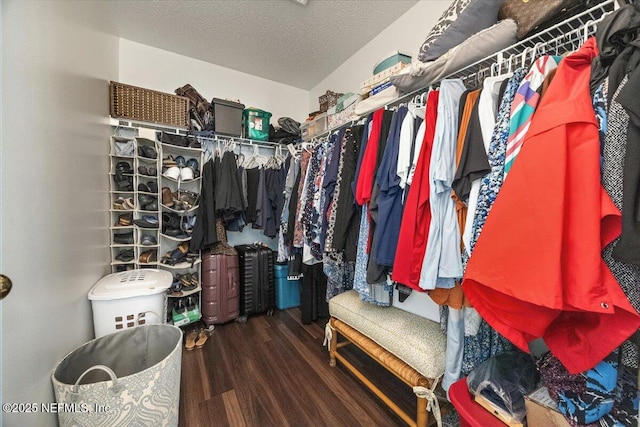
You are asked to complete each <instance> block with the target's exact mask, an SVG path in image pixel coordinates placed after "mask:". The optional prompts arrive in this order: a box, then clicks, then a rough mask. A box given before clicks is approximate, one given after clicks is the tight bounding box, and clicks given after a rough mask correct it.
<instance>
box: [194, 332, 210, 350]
mask: <svg viewBox="0 0 640 427" xmlns="http://www.w3.org/2000/svg"><path fill="white" fill-rule="evenodd" d="M208 339H209V335H207V333H206V332H205V330H204V329H202V330H201V331H200V333H199V334H198V339H197V340H196V347H198V348H202V347H204V345H205V343H206V342H207V340H208Z"/></svg>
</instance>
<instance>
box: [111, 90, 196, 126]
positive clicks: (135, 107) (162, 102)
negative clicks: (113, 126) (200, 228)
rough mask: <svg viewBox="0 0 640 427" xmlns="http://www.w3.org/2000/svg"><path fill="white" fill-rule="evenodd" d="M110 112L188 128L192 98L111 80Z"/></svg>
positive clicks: (118, 116) (126, 117)
mask: <svg viewBox="0 0 640 427" xmlns="http://www.w3.org/2000/svg"><path fill="white" fill-rule="evenodd" d="M109 114H111V117H117V118H125V119H132V120H139V121H142V122H149V123H161V124H165V125H171V126H177V127H182V128H186V127H188V125H189V99H188V98H186V97H184V96H177V95H171V94H168V93H163V92H157V91H155V90H150V89H143V88H141V87H137V86H130V85H125V84H122V83H118V82H111V84H110V85H109Z"/></svg>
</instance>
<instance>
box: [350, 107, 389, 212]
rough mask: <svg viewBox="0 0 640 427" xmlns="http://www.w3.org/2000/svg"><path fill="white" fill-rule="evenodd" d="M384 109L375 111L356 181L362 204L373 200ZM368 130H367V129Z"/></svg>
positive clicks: (357, 199) (359, 199) (357, 198)
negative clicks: (372, 193)
mask: <svg viewBox="0 0 640 427" xmlns="http://www.w3.org/2000/svg"><path fill="white" fill-rule="evenodd" d="M383 117H384V109H380V110H378V111H376V112H375V113H373V119H372V123H371V133H370V134H369V139H368V141H367V146H366V147H365V151H364V155H363V156H362V163H361V164H360V174H359V175H358V178H357V181H356V202H358V204H359V205H360V206H362V205H364V204H365V203H369V202H370V201H371V192H372V191H373V180H374V179H375V176H376V161H377V160H378V143H379V142H380V130H381V128H382V118H383ZM365 132H366V130H365Z"/></svg>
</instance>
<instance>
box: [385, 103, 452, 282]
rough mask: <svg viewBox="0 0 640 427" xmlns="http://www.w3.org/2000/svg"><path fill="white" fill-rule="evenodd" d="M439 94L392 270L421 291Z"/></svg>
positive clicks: (394, 275)
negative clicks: (432, 152) (432, 150)
mask: <svg viewBox="0 0 640 427" xmlns="http://www.w3.org/2000/svg"><path fill="white" fill-rule="evenodd" d="M439 95H440V92H439V91H431V92H430V93H429V97H428V98H427V110H426V113H425V132H424V139H423V142H422V146H421V147H420V153H419V154H418V162H417V163H416V171H415V173H414V175H413V181H412V183H411V187H410V188H409V193H408V194H407V199H406V201H405V204H404V211H403V213H402V223H401V224H400V235H399V236H398V246H397V249H396V258H395V260H394V262H393V272H392V273H391V278H392V279H393V280H394V281H396V282H398V283H402V284H403V285H406V286H409V287H411V288H413V289H415V290H417V291H420V292H424V289H422V288H421V287H420V286H419V284H418V283H419V282H420V271H421V270H422V259H423V258H424V253H425V252H426V250H427V237H428V236H429V225H430V224H431V205H430V204H429V163H430V161H431V148H432V147H433V138H434V136H435V132H436V117H437V114H438V97H439Z"/></svg>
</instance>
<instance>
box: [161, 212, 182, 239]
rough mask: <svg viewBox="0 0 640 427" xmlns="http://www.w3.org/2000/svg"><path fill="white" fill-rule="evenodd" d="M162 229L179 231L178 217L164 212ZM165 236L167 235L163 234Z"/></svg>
mask: <svg viewBox="0 0 640 427" xmlns="http://www.w3.org/2000/svg"><path fill="white" fill-rule="evenodd" d="M162 228H163V229H165V228H174V229H177V230H179V229H180V217H179V216H178V214H176V213H173V212H164V213H163V214H162ZM165 234H167V233H165Z"/></svg>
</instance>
